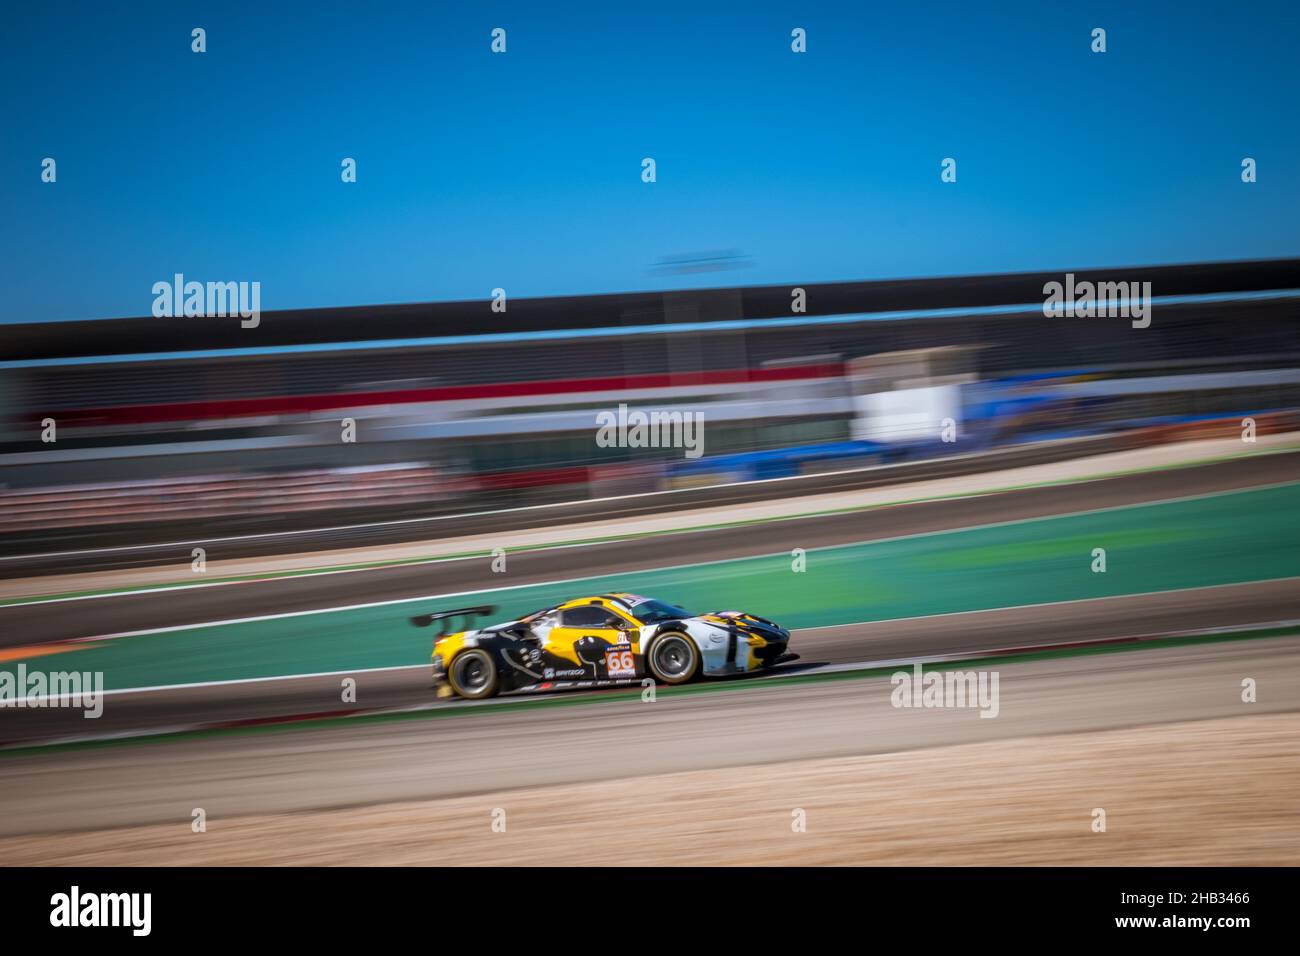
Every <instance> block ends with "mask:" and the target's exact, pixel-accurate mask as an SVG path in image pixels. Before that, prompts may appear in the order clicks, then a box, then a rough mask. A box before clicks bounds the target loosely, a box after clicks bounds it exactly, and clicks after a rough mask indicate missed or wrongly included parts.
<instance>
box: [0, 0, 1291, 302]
mask: <svg viewBox="0 0 1300 956" xmlns="http://www.w3.org/2000/svg"><path fill="white" fill-rule="evenodd" d="M115 7H116V9H115ZM7 21H8V22H7V24H6V29H5V30H4V31H2V32H0V115H2V116H3V120H4V122H3V136H2V138H0V203H2V204H3V210H4V215H3V217H0V239H2V242H0V245H2V247H3V256H2V257H0V270H2V271H0V278H2V279H3V288H4V293H3V295H2V296H0V320H3V321H8V322H22V321H39V320H47V319H60V320H63V319H81V318H99V317H110V316H127V315H147V314H148V313H149V311H150V307H151V305H152V301H153V296H152V293H151V291H150V290H151V287H152V285H153V283H154V282H156V281H159V280H166V279H170V278H171V276H172V275H173V273H176V272H183V273H184V274H185V275H186V277H187V278H190V279H199V280H201V281H206V280H249V281H253V280H256V281H259V282H261V284H262V308H263V309H264V310H269V309H279V308H298V307H311V306H333V305H360V304H373V303H384V302H409V301H425V300H441V299H461V298H486V297H487V296H488V294H489V291H490V290H491V289H492V288H494V287H497V286H500V287H504V288H505V289H506V290H507V292H508V293H509V294H510V295H511V296H526V295H559V294H568V293H591V292H613V291H624V290H633V289H667V288H683V287H693V286H715V285H731V284H747V285H748V284H766V283H786V282H790V283H795V282H799V283H805V282H822V281H834V280H846V279H870V278H886V277H897V276H925V275H952V274H961V273H976V272H1000V271H1015V270H1025V269H1039V268H1043V269H1056V268H1060V269H1065V268H1073V267H1085V266H1104V265H1129V264H1137V263H1164V262H1181V261H1192V260H1215V259H1241V258H1260V257H1277V256H1293V255H1300V228H1298V227H1297V222H1298V221H1300V168H1298V160H1297V157H1300V124H1298V123H1297V122H1296V119H1295V117H1296V112H1295V104H1296V102H1297V94H1300V65H1298V63H1300V55H1298V54H1297V51H1296V50H1295V39H1296V37H1297V36H1298V35H1300V10H1298V9H1297V5H1296V4H1295V3H1282V2H1278V3H1259V4H1252V5H1250V6H1249V7H1243V6H1240V5H1234V4H1230V3H1150V4H1146V3H1143V4H1135V3H1131V2H1123V3H1101V4H1098V3H1090V4H1069V3H1042V2H1008V3H998V4H989V5H980V4H975V3H951V4H945V3H934V2H927V3H902V2H899V3H890V4H873V3H867V2H857V3H843V4H839V3H827V4H815V3H813V4H810V3H779V4H778V3H765V2H761V0H759V2H749V3H745V2H736V3H710V2H698V0H697V2H694V3H672V2H655V3H652V4H604V3H602V4H594V3H593V4H583V3H573V4H562V3H560V4H538V3H536V2H532V3H504V2H490V0H479V2H464V3H456V4H451V3H428V2H423V3H411V4H399V3H393V4H387V3H385V4H373V5H372V4H364V3H330V2H321V3H319V4H312V5H303V6H302V7H301V8H295V6H294V5H293V4H291V3H265V2H263V3H258V4H243V3H235V2H222V3H186V2H167V3H148V2H143V3H134V4H131V5H130V6H129V8H128V7H117V5H110V4H102V3H93V4H92V3H82V4H59V5H53V4H42V5H34V4H29V5H24V6H22V7H20V8H15V10H14V11H13V12H11V13H10V14H9V15H8V17H7ZM195 26H201V27H204V28H205V29H206V30H207V41H208V52H206V53H204V54H195V53H192V52H191V50H190V30H191V28H193V27H195ZM498 26H499V27H503V28H505V29H506V30H507V49H508V52H507V53H506V54H504V55H494V54H492V53H491V52H490V50H489V43H490V31H491V30H492V28H493V27H498ZM796 26H798V27H804V28H805V29H806V30H807V31H808V52H807V53H806V54H802V55H797V54H794V53H792V52H791V51H790V30H791V29H792V28H794V27H796ZM1096 26H1101V27H1104V28H1105V29H1106V30H1107V45H1108V52H1107V53H1105V54H1104V55H1098V54H1093V53H1091V52H1090V50H1089V44H1090V36H1089V35H1090V31H1091V30H1092V28H1093V27H1096ZM46 156H50V157H54V158H55V159H56V160H57V163H58V181H57V183H54V184H45V183H42V182H41V181H40V172H41V166H40V164H41V160H42V159H43V158H44V157H46ZM349 156H350V157H354V158H355V159H356V160H357V164H358V181H357V182H356V183H355V184H344V183H342V182H341V181H340V176H339V172H340V165H339V164H340V161H341V160H342V158H343V157H349ZM646 156H651V157H654V158H655V160H656V163H657V173H658V181H657V182H656V183H653V184H645V183H642V182H641V178H640V172H641V165H640V164H641V160H642V158H643V157H646ZM1244 156H1251V157H1254V158H1255V159H1256V160H1257V161H1258V163H1259V182H1257V183H1255V184H1253V185H1245V184H1243V183H1242V182H1241V180H1240V163H1241V159H1242V157H1244ZM944 157H953V158H955V159H956V160H957V164H958V165H957V173H958V178H957V182H956V183H955V184H944V183H941V182H940V177H939V173H940V161H941V160H942V159H943V158H944ZM723 250H734V251H736V252H738V253H740V255H741V256H742V261H743V263H744V268H740V269H737V270H735V271H725V272H707V273H700V274H664V273H663V271H662V270H660V269H657V268H656V266H657V265H658V264H659V263H660V262H661V261H662V260H664V259H665V258H667V257H678V256H692V255H707V254H711V253H717V252H719V251H723Z"/></svg>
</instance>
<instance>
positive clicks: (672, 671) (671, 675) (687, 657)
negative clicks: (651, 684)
mask: <svg viewBox="0 0 1300 956" xmlns="http://www.w3.org/2000/svg"><path fill="white" fill-rule="evenodd" d="M645 659H646V666H647V667H649V668H650V673H651V674H653V675H654V677H655V680H657V681H659V682H660V683H661V684H685V683H686V682H687V681H690V680H693V679H694V678H695V675H696V674H697V673H699V670H700V649H699V647H697V646H696V644H695V642H694V641H693V640H691V638H690V636H689V635H686V634H683V633H682V632H680V631H668V632H667V633H665V634H660V635H659V636H658V637H656V638H655V639H654V643H652V644H651V645H650V647H649V649H648V650H647V651H646V655H645Z"/></svg>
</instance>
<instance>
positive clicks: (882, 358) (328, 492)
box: [0, 260, 1300, 545]
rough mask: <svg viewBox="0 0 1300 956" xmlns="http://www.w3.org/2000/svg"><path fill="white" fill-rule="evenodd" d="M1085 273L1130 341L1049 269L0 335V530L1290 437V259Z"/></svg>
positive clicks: (386, 508) (277, 516) (199, 523)
mask: <svg viewBox="0 0 1300 956" xmlns="http://www.w3.org/2000/svg"><path fill="white" fill-rule="evenodd" d="M1103 275H1104V277H1106V278H1109V279H1112V280H1114V279H1121V280H1125V281H1143V280H1145V281H1153V288H1154V290H1156V295H1155V297H1154V301H1153V304H1152V319H1153V321H1152V323H1151V325H1150V327H1149V328H1146V329H1134V328H1132V327H1131V324H1130V322H1129V320H1128V319H1125V318H1122V317H1115V318H1104V317H1101V318H1073V319H1071V318H1064V317H1053V318H1047V317H1045V316H1044V315H1043V314H1042V303H1041V289H1042V285H1043V283H1044V282H1045V281H1049V280H1051V279H1052V278H1054V276H1053V275H1051V274H1043V275H1038V274H1021V275H1004V276H985V277H968V278H965V279H961V280H931V281H912V282H906V281H895V282H875V283H870V282H865V283H837V284H828V285H813V286H808V287H807V288H805V289H804V292H805V294H806V297H807V301H808V304H809V308H808V312H807V313H803V314H792V313H791V312H790V311H789V306H788V302H789V300H790V295H791V293H790V289H789V288H786V287H750V288H732V289H712V290H687V291H680V292H667V293H640V294H636V293H634V294H622V295H608V296H588V297H573V298H553V299H523V300H516V301H514V302H511V303H510V304H509V306H508V310H507V311H506V312H505V313H502V314H497V313H493V312H492V311H491V308H490V305H489V303H488V302H487V301H480V302H464V303H450V304H448V303H443V304H438V305H434V304H428V305H410V306H380V307H374V308H369V309H363V308H350V309H335V310H319V311H310V310H304V311H299V312H291V313H268V314H266V315H264V316H263V317H262V325H261V328H260V329H259V330H258V331H257V332H256V333H253V332H245V331H244V330H241V329H240V328H239V326H238V322H237V320H234V319H203V318H191V319H174V320H171V321H172V323H173V324H172V326H171V327H170V329H168V330H161V331H160V330H159V326H158V324H157V323H158V322H160V321H164V320H156V319H139V320H110V321H101V322H89V323H52V324H48V325H40V324H36V325H30V326H11V327H10V328H9V333H10V334H9V335H8V336H7V339H8V341H9V343H10V346H11V349H12V351H13V352H14V353H17V354H19V355H21V356H23V357H21V358H10V359H9V360H7V361H6V362H5V363H4V371H3V373H2V378H0V381H3V383H4V384H3V388H4V393H5V395H4V397H5V408H6V409H7V414H6V415H5V417H4V421H3V435H2V436H0V441H2V444H0V469H2V470H0V482H2V483H3V491H2V492H0V530H3V531H4V532H6V535H7V536H8V537H9V540H10V544H11V545H20V544H22V543H23V542H24V541H28V540H42V539H47V538H49V537H50V536H51V535H52V534H53V536H54V537H56V538H59V539H65V538H66V537H67V536H68V530H69V529H81V533H82V537H85V538H87V539H88V540H89V539H91V538H96V537H97V536H102V535H111V537H112V539H114V540H117V539H121V540H126V539H130V538H132V537H133V536H134V537H142V538H144V539H150V538H155V536H156V535H157V534H158V533H161V532H163V531H165V532H166V533H167V534H179V535H183V534H186V533H189V534H199V533H206V534H209V535H210V534H213V533H237V532H239V531H241V530H267V529H284V528H294V527H310V526H312V525H319V524H320V523H322V522H324V523H329V522H343V521H360V520H385V519H391V518H401V517H406V516H410V515H416V514H441V513H455V512H472V511H480V510H485V509H499V508H510V507H519V506H526V505H536V504H545V503H551V502H561V501H577V500H583V499H587V498H596V497H609V496H615V495H626V494H637V493H645V492H657V491H667V490H673V489H684V488H693V487H700V486H705V485H716V484H729V483H735V482H745V481H754V480H760V479H769V478H785V477H791V476H799V475H809V474H816V473H819V472H828V471H835V470H841V469H846V468H860V467H865V466H872V465H892V464H899V463H905V462H915V461H919V460H924V459H930V458H936V457H941V456H948V455H956V454H970V453H973V452H980V451H988V450H990V449H996V448H1001V447H1007V446H1015V445H1023V444H1029V443H1051V444H1052V445H1053V446H1054V447H1062V448H1064V449H1066V451H1063V452H1062V454H1063V455H1064V454H1069V451H1068V449H1069V448H1070V447H1072V446H1071V445H1070V440H1074V439H1080V438H1084V437H1089V436H1102V435H1107V436H1112V437H1113V438H1116V439H1119V438H1120V437H1121V436H1124V438H1123V441H1124V443H1125V444H1122V445H1116V446H1115V447H1128V446H1131V445H1132V444H1142V443H1147V444H1149V443H1156V442H1160V441H1169V440H1185V439H1187V438H1194V437H1208V436H1211V435H1237V434H1240V433H1241V431H1242V427H1243V424H1242V423H1243V419H1245V418H1248V417H1249V418H1252V419H1253V420H1254V421H1255V428H1256V430H1257V432H1258V433H1261V434H1266V433H1268V432H1270V431H1282V430H1289V429H1290V428H1291V427H1294V424H1295V422H1296V409H1297V408H1300V351H1298V350H1297V348H1296V344H1297V337H1296V334H1295V328H1296V319H1297V304H1298V303H1300V299H1297V296H1300V292H1297V289H1300V263H1298V262H1296V261H1294V260H1273V261H1266V262H1257V263H1229V264H1216V265H1201V266H1186V267H1162V268H1148V269H1129V270H1109V271H1107V272H1105V273H1104V274H1103ZM1055 278H1058V279H1059V278H1060V276H1059V275H1058V276H1055ZM1079 281H1083V274H1082V273H1081V274H1080V276H1079ZM1161 293H1163V294H1161ZM1036 296H1037V299H1038V301H1035V297H1036ZM485 316H490V317H491V320H492V325H493V327H494V329H495V330H496V331H494V332H492V333H491V334H483V333H480V334H474V335H465V334H463V333H462V332H461V330H463V329H466V328H473V327H474V326H475V325H476V324H479V325H481V324H482V323H483V321H484V318H485ZM254 334H255V335H257V337H258V340H259V341H260V342H262V343H264V344H258V345H253V346H249V345H247V344H245V343H246V342H247V341H248V339H247V336H249V335H254ZM362 336H364V337H362ZM620 404H626V405H627V406H628V407H629V408H630V409H639V410H642V411H647V412H651V411H662V412H686V413H700V414H702V415H703V420H704V431H703V436H704V438H703V442H704V444H703V455H702V456H701V457H699V458H686V457H685V455H684V453H683V450H682V449H681V448H653V447H651V448H631V447H600V446H599V444H598V443H597V442H596V440H595V436H596V428H597V415H598V414H599V413H600V412H602V411H608V410H611V409H616V408H617V407H618V406H619V405H620ZM345 419H350V420H351V421H353V422H354V423H355V441H345V440H344V436H343V428H342V423H343V421H344V420H345ZM47 420H48V421H53V422H54V423H55V427H56V429H57V432H56V434H57V442H54V443H45V444H42V443H39V442H34V441H33V438H34V437H35V436H37V435H38V434H40V433H41V432H42V422H44V421H47ZM945 421H947V422H949V423H950V428H949V432H948V434H947V436H946V437H947V439H948V440H947V441H945V440H944V439H945V435H944V430H943V426H944V423H945ZM1078 447H1079V448H1080V451H1079V452H1077V453H1079V454H1082V453H1083V450H1084V449H1085V448H1086V449H1087V450H1088V451H1090V452H1094V453H1095V452H1096V451H1098V450H1102V449H1100V448H1098V447H1097V446H1096V445H1095V444H1094V445H1087V446H1084V445H1080V446H1078Z"/></svg>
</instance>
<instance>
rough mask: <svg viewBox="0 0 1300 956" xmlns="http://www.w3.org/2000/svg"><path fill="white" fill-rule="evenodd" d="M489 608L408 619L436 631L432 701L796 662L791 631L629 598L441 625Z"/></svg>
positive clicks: (750, 618) (735, 615)
mask: <svg viewBox="0 0 1300 956" xmlns="http://www.w3.org/2000/svg"><path fill="white" fill-rule="evenodd" d="M495 610H496V609H495V608H493V607H489V606H484V607H465V608H456V609H455V610H450V611H439V612H435V613H432V614H421V615H418V616H416V617H413V618H411V623H412V624H415V625H416V626H419V627H427V626H429V625H431V624H433V623H434V622H442V629H441V631H440V633H439V635H438V637H437V639H436V640H435V641H434V642H433V683H434V687H435V689H436V691H437V695H438V696H439V697H451V696H453V695H454V696H457V697H464V698H468V699H470V700H477V699H480V698H484V697H493V696H495V695H496V694H499V693H508V692H513V691H524V692H536V691H547V690H562V689H566V688H570V689H571V688H579V687H609V686H617V685H620V684H636V683H640V682H641V681H643V680H645V679H647V678H652V679H654V680H656V681H660V682H662V683H664V684H684V683H686V682H687V681H689V680H693V679H694V678H696V677H697V676H704V677H722V676H725V675H730V674H749V673H754V672H756V671H761V670H766V669H768V668H772V667H775V666H777V665H778V664H784V663H786V662H788V661H793V660H796V659H798V657H799V655H798V654H790V653H787V651H786V646H787V645H788V644H789V643H790V632H789V631H787V630H786V629H785V628H783V627H780V626H778V625H776V624H773V623H772V622H771V621H767V620H764V619H763V618H761V617H755V616H754V615H752V614H744V613H742V612H740V611H712V612H710V613H708V614H691V613H690V612H689V611H684V610H682V609H681V608H680V607H676V606H674V605H672V604H666V603H664V602H663V601H657V600H655V599H653V598H647V597H641V596H640V595H636V594H626V593H622V592H619V593H614V594H600V595H596V596H592V597H582V598H574V599H573V600H571V601H565V602H564V603H563V604H557V605H554V606H552V607H545V608H542V609H541V610H539V611H534V612H533V613H531V614H526V615H524V616H523V617H521V618H519V619H518V620H515V621H506V622H505V623H504V624H493V625H491V626H489V627H483V628H478V629H469V630H460V631H455V632H450V627H451V626H452V625H451V624H450V622H452V621H456V620H457V619H463V620H464V623H466V624H468V623H470V622H472V621H473V620H474V619H475V618H478V617H486V616H488V615H491V614H492V613H493V612H494V611H495Z"/></svg>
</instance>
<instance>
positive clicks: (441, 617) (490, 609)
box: [411, 604, 496, 635]
mask: <svg viewBox="0 0 1300 956" xmlns="http://www.w3.org/2000/svg"><path fill="white" fill-rule="evenodd" d="M495 612H496V606H495V605H492V604H484V605H481V606H480V607H459V608H456V609H455V610H452V611H435V612H434V613H432V614H417V615H416V616H415V617H413V618H411V623H412V624H414V625H415V626H416V627H428V626H429V625H430V624H432V623H434V622H435V621H442V622H443V624H442V628H441V630H439V632H438V633H439V635H443V634H449V633H451V631H450V630H449V628H450V623H449V622H450V621H451V620H452V619H453V618H460V617H463V618H465V623H466V624H468V623H469V622H470V621H472V620H473V619H474V618H476V617H486V616H487V615H489V614H493V613H495ZM460 630H464V628H461V629H460Z"/></svg>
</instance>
